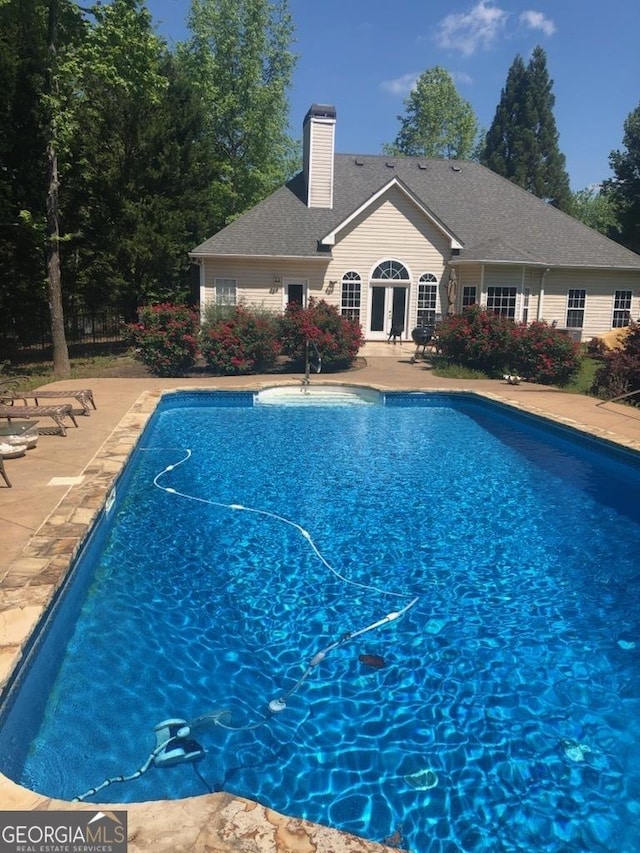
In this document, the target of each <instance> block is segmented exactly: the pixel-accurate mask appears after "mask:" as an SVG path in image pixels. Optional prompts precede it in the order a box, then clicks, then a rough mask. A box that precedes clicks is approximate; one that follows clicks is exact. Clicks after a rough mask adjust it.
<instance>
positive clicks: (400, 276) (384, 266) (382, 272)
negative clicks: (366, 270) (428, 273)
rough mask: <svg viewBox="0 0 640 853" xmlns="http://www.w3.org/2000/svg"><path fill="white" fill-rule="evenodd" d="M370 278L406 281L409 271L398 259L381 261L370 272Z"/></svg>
mask: <svg viewBox="0 0 640 853" xmlns="http://www.w3.org/2000/svg"><path fill="white" fill-rule="evenodd" d="M371 278H372V279H378V280H384V279H390V280H393V281H408V280H409V273H408V272H407V269H406V267H405V266H404V265H403V264H401V263H399V262H398V261H383V262H382V263H381V264H378V266H377V267H376V268H375V269H374V271H373V272H372V273H371Z"/></svg>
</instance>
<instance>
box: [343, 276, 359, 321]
mask: <svg viewBox="0 0 640 853" xmlns="http://www.w3.org/2000/svg"><path fill="white" fill-rule="evenodd" d="M356 285H357V286H356ZM345 286H348V287H347V289H346V290H345ZM349 286H350V287H349ZM345 296H346V297H347V300H346V302H345ZM349 301H350V304H347V302H349ZM361 310H362V276H361V275H360V273H358V272H356V271H355V270H348V271H347V272H346V273H345V274H344V275H343V276H342V281H341V284H340V314H341V315H342V316H343V317H346V318H347V319H348V320H352V321H354V320H355V321H356V322H358V323H359V322H360V312H361Z"/></svg>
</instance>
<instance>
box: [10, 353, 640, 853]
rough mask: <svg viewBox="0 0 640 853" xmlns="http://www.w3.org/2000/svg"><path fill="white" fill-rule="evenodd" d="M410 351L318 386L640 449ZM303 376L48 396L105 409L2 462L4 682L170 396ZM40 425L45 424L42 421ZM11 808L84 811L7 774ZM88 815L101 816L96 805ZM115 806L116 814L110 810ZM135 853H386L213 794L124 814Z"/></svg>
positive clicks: (561, 406)
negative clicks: (423, 401) (471, 410)
mask: <svg viewBox="0 0 640 853" xmlns="http://www.w3.org/2000/svg"><path fill="white" fill-rule="evenodd" d="M414 352H415V347H414V345H413V344H396V345H393V344H367V345H365V347H364V349H363V350H362V352H361V355H363V357H364V359H365V360H366V366H364V367H363V368H362V369H358V370H354V371H349V372H346V373H342V374H320V375H319V376H316V375H312V377H311V382H312V383H313V384H316V383H328V384H338V383H340V384H342V383H346V384H352V385H369V386H372V387H375V388H378V389H380V390H442V391H446V390H455V391H461V390H468V391H473V392H476V393H479V394H482V395H485V396H487V397H490V398H491V399H495V400H500V401H503V402H505V403H508V404H510V405H512V406H515V407H516V408H519V409H522V410H525V411H529V412H532V413H535V414H538V415H542V416H545V417H549V418H551V419H553V420H555V421H559V422H561V423H564V424H567V425H570V426H573V427H575V428H577V429H579V430H583V431H585V432H587V433H589V434H592V435H595V436H598V437H600V438H603V439H606V440H608V441H611V442H615V443H617V444H620V445H623V446H625V447H627V448H630V449H634V450H638V451H640V410H637V409H634V408H631V407H628V406H623V405H619V404H605V405H598V403H597V401H596V400H594V399H592V398H588V397H583V396H579V395H573V394H567V393H564V392H562V391H558V390H556V389H550V388H547V387H544V386H538V385H533V384H529V383H523V384H520V385H515V386H512V385H508V384H507V383H506V382H504V381H498V380H495V381H489V380H486V381H473V382H470V381H468V380H450V379H446V380H445V379H439V378H437V377H435V376H433V375H432V372H431V370H430V367H429V365H428V363H427V362H424V361H422V360H418V361H417V362H415V363H412V356H413V355H414ZM301 379H302V377H301V376H293V375H289V376H275V377H274V376H251V377H242V378H216V379H206V380H203V379H188V380H182V379H181V380H163V379H157V378H153V377H150V378H146V379H93V380H90V381H87V380H72V381H65V382H58V383H51V384H50V385H49V386H47V387H48V388H50V389H51V390H55V389H57V388H76V389H79V388H84V387H90V388H91V389H92V390H93V392H94V396H95V399H96V403H97V407H98V408H97V411H95V412H94V411H91V414H90V416H89V417H82V416H81V417H79V418H78V424H79V426H78V428H77V429H76V428H74V427H73V426H70V427H69V429H68V431H67V436H66V437H61V436H59V435H42V436H40V438H39V441H38V445H37V447H36V448H34V449H33V450H30V451H28V452H27V454H26V456H24V457H21V458H18V459H13V460H6V461H5V468H6V471H7V474H8V475H9V478H10V479H11V481H12V484H13V488H8V487H4V483H3V482H2V481H1V480H0V545H1V546H2V547H1V548H0V685H2V684H5V683H6V682H7V680H8V679H9V677H10V674H11V672H12V671H13V669H14V667H15V666H16V664H17V662H18V661H19V659H20V656H21V652H22V649H23V647H24V644H25V642H26V640H27V638H28V636H29V635H30V633H31V631H32V629H33V627H34V626H35V625H36V624H37V623H38V621H39V619H40V617H41V615H42V613H43V611H44V609H45V608H46V606H47V603H48V602H49V601H50V599H51V596H52V595H53V594H54V592H55V590H56V589H57V588H58V586H59V584H60V583H61V581H62V579H63V578H64V576H65V573H66V571H67V569H68V566H69V564H70V562H71V560H72V559H73V556H74V555H75V554H76V553H77V551H78V549H79V548H80V545H81V542H82V539H83V538H84V536H85V535H86V533H87V530H88V529H90V526H91V524H92V523H93V521H94V519H95V517H96V515H97V514H98V512H99V511H100V508H101V506H102V504H103V502H104V500H105V498H106V496H107V495H108V493H109V491H110V489H111V486H112V483H113V480H114V478H115V477H116V476H117V474H118V472H119V471H120V470H121V467H122V465H123V464H124V462H125V461H126V459H127V458H128V455H129V454H130V452H131V450H132V448H133V447H134V446H135V442H136V440H137V437H138V435H139V434H140V431H141V429H142V428H143V426H144V424H145V423H146V421H147V419H148V418H149V417H150V415H151V414H152V412H153V409H154V408H155V406H156V404H157V401H158V399H159V397H160V395H161V393H162V392H163V391H165V390H169V389H175V388H207V389H210V390H215V389H221V390H222V389H239V388H245V389H259V388H264V387H268V386H271V385H279V384H291V383H292V382H293V383H295V382H298V381H300V380H301ZM41 425H42V426H44V425H45V424H44V423H42V424H41ZM0 803H1V804H2V806H1V807H2V808H4V809H10V808H25V809H40V810H42V809H54V808H65V807H66V808H78V807H79V806H70V804H64V803H60V802H58V801H55V800H51V799H49V798H46V797H42V796H39V795H36V794H33V793H32V792H30V791H26V790H25V789H23V788H20V787H19V786H17V785H15V784H14V783H12V782H10V781H9V780H8V779H5V778H4V777H0ZM89 808H93V807H92V806H89ZM112 808H113V806H112ZM123 808H126V810H127V812H128V815H129V839H130V840H129V850H130V851H132V853H133V851H151V850H153V851H154V853H158V851H167V853H179V851H182V850H185V851H186V850H189V851H194V853H197V851H208V850H210V851H216V853H227V851H242V853H244V851H246V853H271V851H273V853H280V851H297V850H300V851H303V850H304V851H307V850H314V851H318V853H321V851H326V853H329V851H332V853H340V851H345V853H348V851H356V850H357V851H369V853H370V851H375V850H382V849H385V848H382V847H381V846H380V845H376V844H373V843H369V842H365V841H363V840H362V839H358V838H353V837H351V836H347V835H344V834H342V833H339V832H337V831H335V830H330V829H328V828H326V827H319V826H317V825H315V824H310V823H308V822H307V821H301V820H293V819H291V818H287V817H284V816H282V815H278V814H276V813H274V812H272V811H271V810H270V809H266V808H264V807H262V806H258V805H257V804H255V803H251V802H249V801H245V800H241V799H239V798H235V797H232V796H230V795H227V794H213V795H208V796H205V797H198V798H192V799H189V800H181V801H175V802H167V803H142V804H135V805H127V806H124V807H123Z"/></svg>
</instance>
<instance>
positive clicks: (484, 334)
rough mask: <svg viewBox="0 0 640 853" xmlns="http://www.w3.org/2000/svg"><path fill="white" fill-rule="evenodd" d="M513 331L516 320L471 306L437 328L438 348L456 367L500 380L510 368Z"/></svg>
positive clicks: (446, 319) (450, 317)
mask: <svg viewBox="0 0 640 853" xmlns="http://www.w3.org/2000/svg"><path fill="white" fill-rule="evenodd" d="M513 328H514V324H513V320H509V319H508V318H507V317H502V316H501V315H499V314H493V313H492V312H490V311H485V310H484V309H482V308H480V306H478V305H472V306H471V307H470V308H467V309H466V310H465V311H464V312H463V313H462V314H452V315H449V316H447V317H445V318H444V319H443V320H442V322H441V323H440V324H439V325H438V329H437V336H438V348H439V350H440V352H441V354H442V355H444V356H445V357H446V358H448V359H449V360H450V361H452V362H454V363H456V364H462V365H464V366H465V367H471V368H474V369H476V370H482V371H483V372H484V373H486V374H488V375H489V376H497V375H498V374H501V373H504V372H505V371H506V370H507V369H508V367H509V358H510V353H509V344H510V340H511V334H512V332H513Z"/></svg>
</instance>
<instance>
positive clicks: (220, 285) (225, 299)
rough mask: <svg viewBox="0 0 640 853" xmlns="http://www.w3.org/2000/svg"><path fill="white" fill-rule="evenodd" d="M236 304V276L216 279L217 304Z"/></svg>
mask: <svg viewBox="0 0 640 853" xmlns="http://www.w3.org/2000/svg"><path fill="white" fill-rule="evenodd" d="M235 304H236V280H235V278H217V279H216V305H235Z"/></svg>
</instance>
